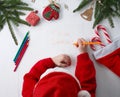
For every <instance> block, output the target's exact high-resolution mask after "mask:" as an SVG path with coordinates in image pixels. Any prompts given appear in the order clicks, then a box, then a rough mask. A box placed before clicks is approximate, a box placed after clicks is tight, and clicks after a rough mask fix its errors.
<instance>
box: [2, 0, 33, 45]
mask: <svg viewBox="0 0 120 97" xmlns="http://www.w3.org/2000/svg"><path fill="white" fill-rule="evenodd" d="M32 10H33V9H32V8H30V7H28V4H27V3H25V2H23V1H21V0H0V30H2V29H3V27H4V25H5V23H7V24H8V27H9V30H10V32H11V35H12V38H13V40H14V42H15V44H16V45H18V42H17V38H16V36H15V34H14V31H13V28H12V24H14V25H15V26H19V24H24V25H27V26H30V25H29V24H28V23H27V22H26V21H25V20H23V19H21V18H20V16H22V15H25V13H24V12H23V11H32Z"/></svg>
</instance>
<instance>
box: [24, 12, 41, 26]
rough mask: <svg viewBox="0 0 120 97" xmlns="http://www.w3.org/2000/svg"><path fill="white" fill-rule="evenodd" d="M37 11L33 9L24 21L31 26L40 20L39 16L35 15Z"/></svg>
mask: <svg viewBox="0 0 120 97" xmlns="http://www.w3.org/2000/svg"><path fill="white" fill-rule="evenodd" d="M37 13H38V11H35V12H34V11H33V12H31V13H30V14H29V15H28V16H27V17H26V21H27V22H28V23H29V24H30V25H32V26H35V25H36V24H37V23H38V22H39V21H40V17H39V16H38V15H36V14H37Z"/></svg>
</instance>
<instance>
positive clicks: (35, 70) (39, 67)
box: [22, 58, 55, 97]
mask: <svg viewBox="0 0 120 97" xmlns="http://www.w3.org/2000/svg"><path fill="white" fill-rule="evenodd" d="M53 67H55V64H54V62H53V61H52V59H51V58H46V59H43V60H40V61H38V62H37V63H36V64H35V65H34V66H33V67H32V69H31V70H30V72H29V73H27V74H25V76H24V82H23V89H22V96H23V97H32V96H33V89H34V87H35V85H36V83H37V82H38V80H39V78H40V76H41V74H42V73H44V72H45V71H46V70H47V69H48V68H53Z"/></svg>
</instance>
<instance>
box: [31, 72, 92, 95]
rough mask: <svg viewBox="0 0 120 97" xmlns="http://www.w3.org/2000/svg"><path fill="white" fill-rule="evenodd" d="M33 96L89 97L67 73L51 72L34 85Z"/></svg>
mask: <svg viewBox="0 0 120 97" xmlns="http://www.w3.org/2000/svg"><path fill="white" fill-rule="evenodd" d="M33 97H91V96H90V94H89V93H88V92H87V91H85V90H81V89H80V86H79V84H78V83H77V81H76V80H75V79H74V78H73V77H72V76H71V75H69V74H66V73H63V72H53V73H50V74H48V75H46V76H45V77H43V78H42V79H41V80H40V81H39V82H38V84H37V85H36V87H35V89H34V92H33Z"/></svg>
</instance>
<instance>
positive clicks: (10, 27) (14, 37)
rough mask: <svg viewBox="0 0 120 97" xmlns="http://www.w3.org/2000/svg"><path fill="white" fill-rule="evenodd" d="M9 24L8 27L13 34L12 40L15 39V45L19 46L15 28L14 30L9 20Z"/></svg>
mask: <svg viewBox="0 0 120 97" xmlns="http://www.w3.org/2000/svg"><path fill="white" fill-rule="evenodd" d="M7 24H8V27H9V29H10V32H11V35H12V38H13V39H14V42H15V44H16V45H18V42H17V39H16V36H15V34H14V31H13V28H12V26H11V24H10V21H9V20H8V19H7Z"/></svg>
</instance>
